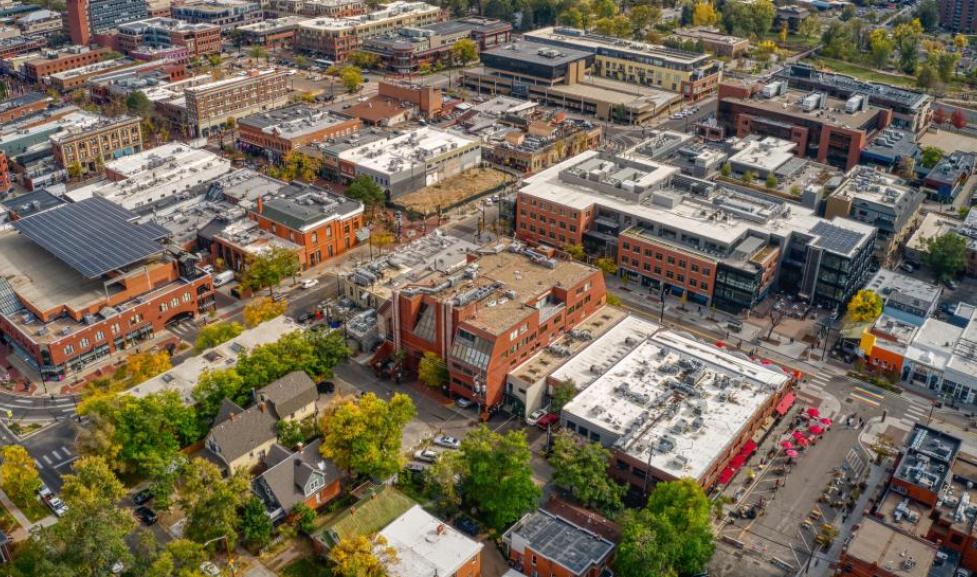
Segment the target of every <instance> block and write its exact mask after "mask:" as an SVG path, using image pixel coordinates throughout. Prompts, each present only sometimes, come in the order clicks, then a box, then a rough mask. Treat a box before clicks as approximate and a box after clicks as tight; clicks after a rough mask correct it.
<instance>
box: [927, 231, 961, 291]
mask: <svg viewBox="0 0 977 577" xmlns="http://www.w3.org/2000/svg"><path fill="white" fill-rule="evenodd" d="M923 264H925V265H926V266H928V267H929V268H930V269H932V271H933V276H934V277H936V278H937V279H939V280H948V279H951V278H953V277H954V276H956V275H958V274H960V273H961V272H962V271H963V270H964V269H966V268H967V239H965V238H964V237H962V236H960V235H959V234H957V233H955V232H948V233H946V234H944V235H942V236H938V237H935V238H929V239H927V240H926V253H925V254H924V255H923Z"/></svg>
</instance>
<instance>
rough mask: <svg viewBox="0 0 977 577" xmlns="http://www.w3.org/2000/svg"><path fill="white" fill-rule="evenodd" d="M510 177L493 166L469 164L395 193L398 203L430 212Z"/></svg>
mask: <svg viewBox="0 0 977 577" xmlns="http://www.w3.org/2000/svg"><path fill="white" fill-rule="evenodd" d="M511 179H512V177H511V176H509V175H508V174H506V173H504V172H502V171H501V170H496V169H494V168H473V169H472V170H468V171H465V172H463V173H461V174H459V175H457V176H452V177H451V178H447V179H445V180H442V181H441V182H439V183H437V184H433V185H431V186H428V187H425V188H422V189H421V190H418V191H417V192H411V193H409V194H405V195H403V196H400V197H397V198H396V200H395V202H396V203H397V204H399V205H400V206H402V207H404V208H406V209H407V210H411V211H414V212H417V213H420V214H425V215H426V214H434V213H436V212H437V210H438V208H441V209H447V208H448V207H451V206H454V205H456V204H460V203H462V202H463V201H464V200H465V199H468V198H471V197H474V196H478V195H479V194H482V193H483V192H485V191H487V190H491V189H493V188H495V187H497V186H499V185H500V184H502V183H504V182H506V181H507V180H511Z"/></svg>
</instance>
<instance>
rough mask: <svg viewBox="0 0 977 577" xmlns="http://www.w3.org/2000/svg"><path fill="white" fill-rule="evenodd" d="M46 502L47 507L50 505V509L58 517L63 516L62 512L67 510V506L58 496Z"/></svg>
mask: <svg viewBox="0 0 977 577" xmlns="http://www.w3.org/2000/svg"><path fill="white" fill-rule="evenodd" d="M47 504H48V507H51V510H52V511H54V514H55V515H57V516H58V517H63V516H64V514H65V513H67V512H68V506H67V505H65V504H64V501H62V500H61V499H60V498H58V497H52V498H51V499H50V500H49V501H48V502H47Z"/></svg>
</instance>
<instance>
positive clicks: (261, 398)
mask: <svg viewBox="0 0 977 577" xmlns="http://www.w3.org/2000/svg"><path fill="white" fill-rule="evenodd" d="M255 396H256V397H257V400H258V402H259V403H262V402H263V403H268V404H269V405H271V407H272V409H274V411H275V415H277V416H278V418H279V419H295V420H302V419H304V418H305V417H308V416H309V415H311V414H312V413H314V412H315V401H316V398H317V397H318V392H317V391H316V386H315V382H314V381H313V380H312V379H311V378H309V375H307V374H305V372H304V371H292V372H291V373H289V374H287V375H285V376H284V377H282V378H280V379H278V380H277V381H274V382H272V383H270V384H268V385H266V386H264V387H262V388H260V389H258V391H257V392H256V395H255Z"/></svg>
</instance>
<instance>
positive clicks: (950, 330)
mask: <svg viewBox="0 0 977 577" xmlns="http://www.w3.org/2000/svg"><path fill="white" fill-rule="evenodd" d="M962 334H963V328H962V327H958V326H957V325H951V324H950V323H946V322H943V321H941V320H939V319H934V318H928V319H926V320H925V321H924V322H923V324H922V326H921V327H919V330H918V331H916V336H915V337H914V338H913V340H912V342H911V343H910V344H909V346H908V347H906V352H905V353H904V356H905V358H906V359H908V360H911V361H913V362H916V363H920V364H922V365H925V366H927V367H933V368H934V369H936V370H939V371H942V370H944V369H945V368H946V365H947V363H948V362H949V361H950V356H951V355H952V354H953V345H955V344H956V342H957V341H958V340H960V336H961V335H962ZM974 502H975V503H977V500H975V501H974Z"/></svg>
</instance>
